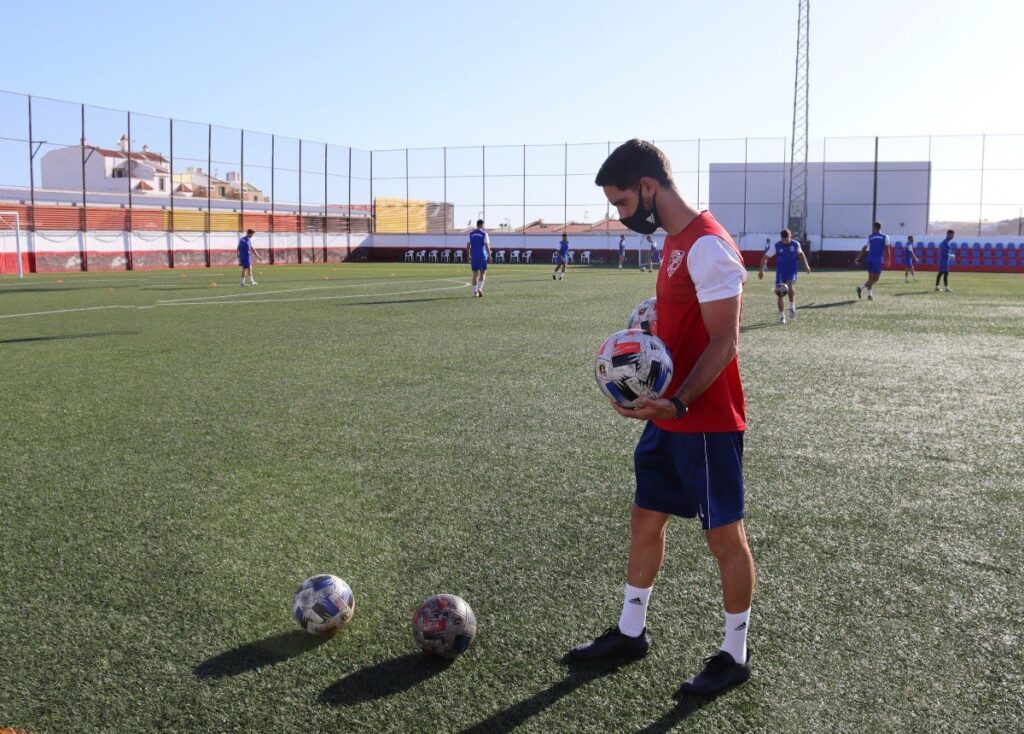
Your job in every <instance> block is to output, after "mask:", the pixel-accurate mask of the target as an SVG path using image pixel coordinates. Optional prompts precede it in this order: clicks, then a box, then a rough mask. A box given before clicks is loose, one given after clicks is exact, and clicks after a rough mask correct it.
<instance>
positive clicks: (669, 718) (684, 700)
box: [637, 693, 718, 734]
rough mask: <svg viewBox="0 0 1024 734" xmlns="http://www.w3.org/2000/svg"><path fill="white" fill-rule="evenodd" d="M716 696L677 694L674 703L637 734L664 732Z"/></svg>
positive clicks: (659, 733) (670, 729)
mask: <svg viewBox="0 0 1024 734" xmlns="http://www.w3.org/2000/svg"><path fill="white" fill-rule="evenodd" d="M716 698H718V696H694V695H690V694H685V693H683V694H679V695H678V696H677V697H676V701H677V703H676V705H675V707H674V708H671V709H669V710H668V711H666V712H665V713H664V714H662V716H661V718H660V719H658V720H657V721H654V722H652V723H651V724H649V725H647V726H645V727H644V728H643V729H640V730H639V732H638V733H637V734H664V733H665V732H670V731H672V730H673V729H675V728H676V727H677V726H678V725H679V724H680V723H681V722H682V721H684V720H685V719H687V718H689V716H690V715H691V714H694V713H696V712H697V711H699V710H700V709H701V708H703V707H704V706H705V705H707V704H709V703H711V702H712V701H714V700H715V699H716Z"/></svg>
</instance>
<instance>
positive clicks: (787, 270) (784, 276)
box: [757, 229, 811, 324]
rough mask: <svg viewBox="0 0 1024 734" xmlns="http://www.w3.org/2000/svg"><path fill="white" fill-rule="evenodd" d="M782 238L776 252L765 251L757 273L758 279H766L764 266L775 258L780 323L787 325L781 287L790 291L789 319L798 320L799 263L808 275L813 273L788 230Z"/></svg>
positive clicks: (782, 233)
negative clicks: (783, 285)
mask: <svg viewBox="0 0 1024 734" xmlns="http://www.w3.org/2000/svg"><path fill="white" fill-rule="evenodd" d="M779 236H780V237H781V238H782V239H780V240H779V241H778V242H776V243H775V247H774V250H775V252H772V249H771V248H769V249H767V250H765V251H764V255H763V256H762V257H761V269H760V270H758V271H757V279H758V280H763V279H764V266H765V265H767V264H768V260H769V258H771V257H774V258H775V295H776V296H777V298H778V302H779V323H780V324H784V323H786V311H785V309H784V308H783V306H784V305H785V303H784V299H783V294H782V293H781V292H780V291H779V286H780V285H782V284H783V283H784V284H785V285H786V289H787V290H788V291H789V318H791V319H795V318H796V287H795V286H796V276H797V271H798V270H799V269H800V268H799V263H801V262H802V263H803V264H804V270H806V271H807V273H808V274H810V272H811V266H810V265H809V264H808V262H807V256H806V255H805V254H804V250H803V248H802V247H800V243H799V242H797V241H796V240H794V239H793V238H792V235H791V234H790V231H789V230H788V229H784V230H782V232H780V233H779Z"/></svg>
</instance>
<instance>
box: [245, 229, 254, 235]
mask: <svg viewBox="0 0 1024 734" xmlns="http://www.w3.org/2000/svg"><path fill="white" fill-rule="evenodd" d="M245 233H246V234H256V230H255V229H247V230H245Z"/></svg>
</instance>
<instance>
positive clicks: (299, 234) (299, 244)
mask: <svg viewBox="0 0 1024 734" xmlns="http://www.w3.org/2000/svg"><path fill="white" fill-rule="evenodd" d="M295 238H296V239H297V240H298V242H297V243H296V244H297V245H298V247H297V248H296V249H297V250H298V253H299V265H301V264H302V138H299V226H298V232H296V233H295Z"/></svg>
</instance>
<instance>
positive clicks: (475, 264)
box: [469, 255, 487, 272]
mask: <svg viewBox="0 0 1024 734" xmlns="http://www.w3.org/2000/svg"><path fill="white" fill-rule="evenodd" d="M469 267H470V268H471V269H472V270H473V272H476V271H477V270H487V258H486V257H483V256H482V255H481V256H479V257H477V256H476V255H473V256H472V257H471V258H470V261H469Z"/></svg>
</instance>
